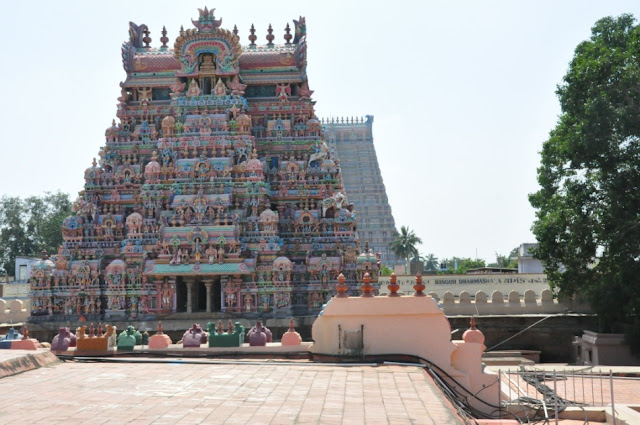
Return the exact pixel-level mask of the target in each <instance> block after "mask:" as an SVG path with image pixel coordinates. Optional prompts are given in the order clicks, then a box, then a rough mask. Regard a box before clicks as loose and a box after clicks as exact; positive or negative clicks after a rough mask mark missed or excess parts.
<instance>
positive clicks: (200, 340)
mask: <svg viewBox="0 0 640 425" xmlns="http://www.w3.org/2000/svg"><path fill="white" fill-rule="evenodd" d="M206 343H207V334H206V333H205V332H204V331H203V330H202V327H200V325H199V324H197V323H194V324H193V326H192V327H191V329H189V330H187V331H186V332H185V333H184V335H182V346H183V347H184V348H189V347H191V348H193V347H198V348H199V347H200V344H206Z"/></svg>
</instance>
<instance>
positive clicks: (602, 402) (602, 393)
mask: <svg viewBox="0 0 640 425" xmlns="http://www.w3.org/2000/svg"><path fill="white" fill-rule="evenodd" d="M600 406H604V389H602V370H600Z"/></svg>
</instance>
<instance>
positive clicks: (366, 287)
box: [362, 273, 373, 297]
mask: <svg viewBox="0 0 640 425" xmlns="http://www.w3.org/2000/svg"><path fill="white" fill-rule="evenodd" d="M371 291H373V285H372V284H371V277H370V276H369V273H365V274H364V278H363V279H362V296H363V297H373V294H372V293H371Z"/></svg>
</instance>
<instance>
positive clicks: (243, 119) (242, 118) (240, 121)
mask: <svg viewBox="0 0 640 425" xmlns="http://www.w3.org/2000/svg"><path fill="white" fill-rule="evenodd" d="M236 124H237V125H251V118H250V117H249V116H248V115H247V114H245V113H244V112H243V113H241V114H240V115H238V118H236Z"/></svg>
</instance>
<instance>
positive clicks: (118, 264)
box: [105, 258, 127, 274]
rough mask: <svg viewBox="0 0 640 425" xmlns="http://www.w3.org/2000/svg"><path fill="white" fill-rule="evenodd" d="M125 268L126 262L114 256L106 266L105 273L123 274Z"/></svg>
mask: <svg viewBox="0 0 640 425" xmlns="http://www.w3.org/2000/svg"><path fill="white" fill-rule="evenodd" d="M126 269H127V263H125V262H124V261H123V260H121V259H119V258H116V259H115V260H113V261H112V262H110V263H109V265H108V266H107V267H106V269H105V271H106V272H107V274H123V273H124V271H125V270H126Z"/></svg>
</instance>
